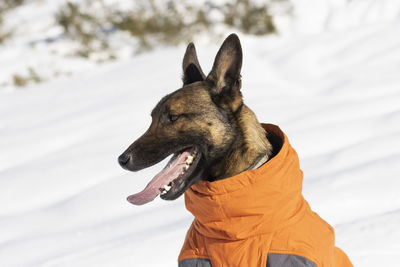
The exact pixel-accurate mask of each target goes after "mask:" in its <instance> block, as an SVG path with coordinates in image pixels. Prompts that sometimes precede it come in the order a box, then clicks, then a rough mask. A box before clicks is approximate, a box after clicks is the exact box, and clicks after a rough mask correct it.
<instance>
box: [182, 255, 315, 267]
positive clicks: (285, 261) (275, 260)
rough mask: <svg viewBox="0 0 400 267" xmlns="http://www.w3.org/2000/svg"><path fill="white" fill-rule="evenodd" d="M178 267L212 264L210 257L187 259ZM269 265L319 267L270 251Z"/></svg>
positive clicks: (208, 265)
mask: <svg viewBox="0 0 400 267" xmlns="http://www.w3.org/2000/svg"><path fill="white" fill-rule="evenodd" d="M178 267H212V266H211V262H210V260H209V259H185V260H181V261H180V262H179V264H178ZM246 267H247V266H246ZM251 267H253V266H251ZM267 267H317V265H316V264H315V263H314V262H312V261H310V260H309V259H307V258H304V257H301V256H296V255H290V254H275V253H270V254H268V260H267Z"/></svg>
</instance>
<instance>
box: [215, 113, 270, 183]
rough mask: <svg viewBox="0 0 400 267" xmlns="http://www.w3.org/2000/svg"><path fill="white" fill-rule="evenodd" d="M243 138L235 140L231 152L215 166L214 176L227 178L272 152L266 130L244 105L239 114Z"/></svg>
mask: <svg viewBox="0 0 400 267" xmlns="http://www.w3.org/2000/svg"><path fill="white" fill-rule="evenodd" d="M238 121H239V128H240V130H241V132H242V136H241V138H239V139H238V140H236V141H235V144H234V146H233V147H232V150H231V152H230V153H229V154H228V155H226V157H225V158H224V160H223V161H221V162H220V163H219V164H217V165H215V166H213V168H212V172H211V173H212V176H213V177H216V178H226V177H231V176H234V175H236V174H239V173H241V172H243V171H245V170H247V169H249V168H250V167H251V166H252V165H253V164H254V163H255V162H256V160H257V159H259V158H260V156H263V155H267V159H268V157H269V156H270V155H271V154H272V145H271V143H270V142H269V141H268V139H267V138H266V133H265V130H264V129H263V128H262V127H261V125H260V123H259V122H258V120H257V118H256V116H255V114H254V113H253V111H251V110H250V109H249V108H248V107H247V106H245V105H243V107H242V109H241V111H240V113H239V114H238Z"/></svg>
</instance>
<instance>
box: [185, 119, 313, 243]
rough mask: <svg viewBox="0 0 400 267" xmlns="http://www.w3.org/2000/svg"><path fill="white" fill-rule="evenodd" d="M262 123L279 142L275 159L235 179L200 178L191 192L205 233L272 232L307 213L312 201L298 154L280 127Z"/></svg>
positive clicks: (188, 199)
mask: <svg viewBox="0 0 400 267" xmlns="http://www.w3.org/2000/svg"><path fill="white" fill-rule="evenodd" d="M262 126H263V127H264V129H265V130H266V132H267V137H268V139H269V140H273V143H275V156H274V157H273V158H272V159H270V160H269V161H268V162H266V163H265V164H264V165H263V166H261V167H260V168H258V169H255V170H248V171H244V172H242V173H240V174H238V175H235V176H233V177H230V178H226V179H222V180H218V181H215V182H208V181H200V182H198V183H196V184H195V185H193V186H192V187H191V188H190V189H189V190H187V191H186V192H185V204H186V208H187V209H188V210H189V211H190V212H191V213H192V214H193V216H194V217H195V220H194V224H193V226H194V228H195V229H196V231H198V232H199V233H200V234H201V235H203V236H205V237H208V238H215V239H223V240H231V241H232V240H242V239H246V238H249V237H252V236H255V235H260V234H268V233H272V232H274V231H276V230H278V229H280V228H282V227H285V226H287V225H288V224H291V223H294V222H295V221H297V220H298V219H299V218H300V217H301V216H302V213H303V212H304V210H305V206H306V204H305V201H304V199H303V197H302V194H301V190H302V180H303V173H302V171H301V170H300V167H299V159H298V156H297V153H296V151H295V150H294V149H293V148H292V147H291V145H290V143H289V141H288V139H287V137H286V135H285V134H284V133H283V132H282V131H281V130H280V129H279V127H278V126H275V125H272V124H263V125H262Z"/></svg>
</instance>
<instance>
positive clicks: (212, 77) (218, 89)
mask: <svg viewBox="0 0 400 267" xmlns="http://www.w3.org/2000/svg"><path fill="white" fill-rule="evenodd" d="M242 57H243V55H242V47H241V45H240V41H239V38H238V36H237V35H236V34H231V35H229V36H228V37H227V38H226V39H225V41H224V43H223V44H222V45H221V48H220V49H219V51H218V53H217V55H216V57H215V61H214V65H213V68H212V70H211V72H210V74H208V76H207V79H206V81H208V82H209V83H210V85H211V89H210V93H211V96H212V98H213V100H214V102H215V103H216V104H217V105H220V106H221V107H223V108H227V107H229V108H230V109H231V110H232V111H233V112H235V111H236V110H237V109H238V108H239V107H240V106H241V105H242V95H241V93H240V88H241V76H240V70H241V68H242Z"/></svg>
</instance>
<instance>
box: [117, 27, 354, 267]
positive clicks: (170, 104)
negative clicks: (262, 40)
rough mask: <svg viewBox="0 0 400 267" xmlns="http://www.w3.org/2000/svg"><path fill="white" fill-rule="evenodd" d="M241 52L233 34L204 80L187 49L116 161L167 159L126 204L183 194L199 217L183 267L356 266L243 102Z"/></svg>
mask: <svg viewBox="0 0 400 267" xmlns="http://www.w3.org/2000/svg"><path fill="white" fill-rule="evenodd" d="M242 57H243V56H242V48H241V44H240V41H239V38H238V36H237V35H236V34H231V35H229V36H228V37H227V38H226V39H225V41H224V42H223V44H222V45H221V47H220V49H219V51H218V53H217V55H216V57H215V60H214V64H213V66H212V70H211V72H210V73H209V74H208V75H207V76H206V75H205V74H204V73H203V71H202V69H201V67H200V64H199V61H198V58H197V55H196V49H195V46H194V44H193V43H190V44H189V45H188V47H187V49H186V52H185V54H184V59H183V63H182V68H183V77H182V81H183V85H182V88H180V89H177V90H176V91H174V92H172V93H171V94H168V95H166V96H164V97H163V98H162V99H161V100H160V101H159V102H158V104H157V105H156V106H155V108H154V109H153V110H152V112H151V116H152V122H151V125H150V127H149V129H148V130H147V131H146V132H145V133H144V134H143V135H142V136H141V137H140V138H138V139H137V140H136V141H135V142H134V143H133V144H131V145H130V146H129V147H128V148H127V149H126V150H125V152H124V153H122V154H121V155H120V156H119V158H118V162H119V164H120V165H121V166H122V168H124V169H126V170H129V171H139V170H142V169H144V168H147V167H150V166H153V165H155V164H156V163H158V162H160V161H161V160H163V159H165V158H166V157H167V156H169V155H172V158H171V159H170V160H169V162H168V163H167V165H166V166H165V167H164V169H162V171H161V172H160V173H158V174H157V175H156V176H155V177H154V178H153V179H152V180H151V181H150V182H149V184H148V185H147V186H146V188H145V189H144V190H143V191H141V192H140V193H137V194H134V195H131V196H129V197H128V198H127V200H128V201H129V202H131V203H132V204H135V205H143V204H146V203H148V202H150V201H152V200H154V199H155V198H156V197H157V196H158V195H160V198H161V199H164V200H174V199H177V198H178V197H180V196H181V195H182V194H185V203H186V207H187V208H188V210H189V211H191V212H192V213H193V215H194V217H195V219H194V221H193V224H192V226H191V228H190V229H189V231H188V234H187V236H186V240H185V243H184V245H183V248H182V251H181V253H180V256H179V259H178V261H179V266H181V267H187V266H214V267H217V266H352V265H351V263H350V261H349V260H348V258H347V256H346V255H345V254H344V252H342V251H341V250H340V249H338V248H336V247H335V246H334V238H333V229H332V228H331V227H330V226H329V225H328V224H327V223H326V222H325V221H323V220H322V219H321V218H319V217H318V216H317V215H316V214H315V213H313V212H311V209H310V208H309V205H308V203H307V202H306V201H305V200H304V198H303V196H302V194H301V181H302V172H301V170H300V169H299V166H298V158H297V154H296V153H295V151H294V150H293V149H292V148H291V146H290V144H289V142H288V140H287V137H286V136H285V134H284V133H283V132H281V130H280V129H279V128H278V127H277V126H274V125H266V124H260V122H259V121H258V120H257V118H256V116H255V114H254V112H253V111H252V110H251V109H250V108H248V107H247V106H246V105H245V104H244V103H243V98H242V93H241V86H242V83H241V67H242ZM276 166H279V167H276ZM282 170H284V171H282ZM289 185H290V186H289ZM277 192H278V193H277ZM289 233H292V234H289ZM293 233H296V234H293ZM315 235H319V236H321V237H320V238H316V239H317V241H316V240H314V239H315V238H314V239H313V238H310V236H315Z"/></svg>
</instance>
